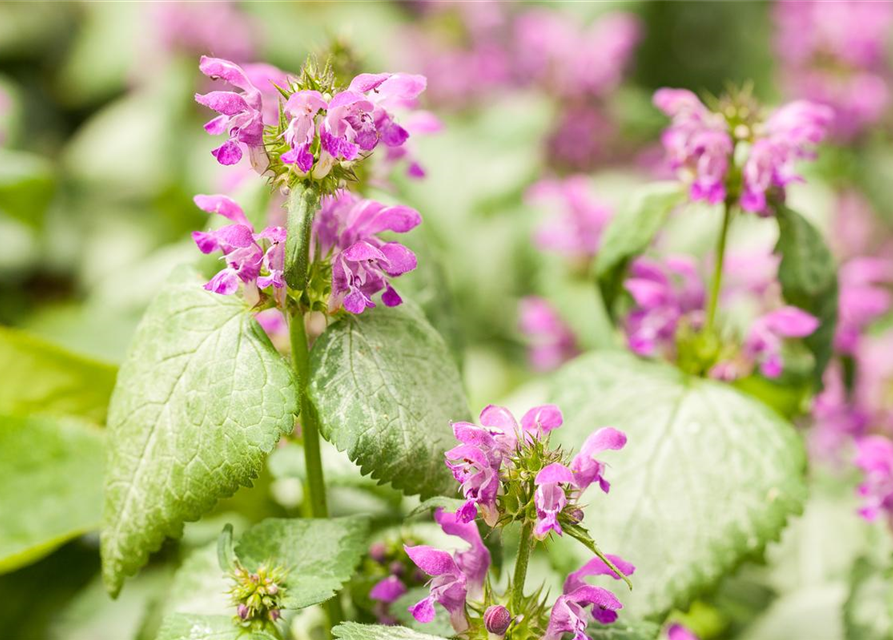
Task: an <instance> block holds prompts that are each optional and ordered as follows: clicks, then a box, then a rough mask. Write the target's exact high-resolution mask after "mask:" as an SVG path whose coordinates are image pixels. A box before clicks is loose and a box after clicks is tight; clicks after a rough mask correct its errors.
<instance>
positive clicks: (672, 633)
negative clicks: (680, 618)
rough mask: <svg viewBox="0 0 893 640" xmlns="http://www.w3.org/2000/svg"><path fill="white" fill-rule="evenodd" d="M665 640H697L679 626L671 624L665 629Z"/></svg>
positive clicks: (693, 635)
mask: <svg viewBox="0 0 893 640" xmlns="http://www.w3.org/2000/svg"><path fill="white" fill-rule="evenodd" d="M667 640H698V637H697V636H696V635H695V634H693V633H692V632H691V631H689V630H688V629H686V628H685V627H683V626H682V625H681V624H671V625H670V628H669V629H667Z"/></svg>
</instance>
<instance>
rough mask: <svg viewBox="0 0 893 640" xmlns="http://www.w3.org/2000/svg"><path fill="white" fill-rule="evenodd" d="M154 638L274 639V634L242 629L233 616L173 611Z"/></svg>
mask: <svg viewBox="0 0 893 640" xmlns="http://www.w3.org/2000/svg"><path fill="white" fill-rule="evenodd" d="M156 640H276V636H273V635H270V634H269V633H266V632H265V631H249V630H247V629H244V628H243V627H240V626H238V625H236V624H235V623H234V622H233V616H201V615H197V614H192V613H175V614H173V615H171V616H168V617H167V618H165V619H164V623H162V625H161V629H160V630H159V631H158V637H157V639H156Z"/></svg>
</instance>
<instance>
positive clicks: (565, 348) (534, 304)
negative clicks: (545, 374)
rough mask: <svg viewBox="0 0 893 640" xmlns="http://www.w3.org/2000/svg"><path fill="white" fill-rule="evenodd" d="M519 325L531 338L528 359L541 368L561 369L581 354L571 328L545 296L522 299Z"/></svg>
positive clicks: (549, 369) (542, 369) (527, 336)
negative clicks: (560, 367) (564, 364)
mask: <svg viewBox="0 0 893 640" xmlns="http://www.w3.org/2000/svg"><path fill="white" fill-rule="evenodd" d="M520 315H521V319H520V322H519V328H520V329H521V333H523V334H524V336H525V337H526V338H527V340H528V344H529V346H528V349H527V353H528V358H529V360H530V363H531V365H532V366H533V368H534V369H536V370H537V371H551V370H553V369H557V368H558V367H559V366H561V365H562V364H563V363H565V362H567V361H568V360H570V359H571V358H573V357H574V356H576V355H577V354H579V353H580V349H579V347H578V346H577V340H576V338H575V337H574V334H573V332H572V331H571V329H570V327H568V326H567V325H566V324H565V323H564V320H562V319H561V317H560V316H559V315H558V313H557V312H556V311H555V309H553V308H552V306H551V305H550V304H549V302H548V301H547V300H546V299H545V298H539V297H537V296H527V297H525V298H522V299H521V304H520Z"/></svg>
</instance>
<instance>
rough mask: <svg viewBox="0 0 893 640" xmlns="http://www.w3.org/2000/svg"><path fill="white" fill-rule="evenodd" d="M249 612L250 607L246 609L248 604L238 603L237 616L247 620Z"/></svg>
mask: <svg viewBox="0 0 893 640" xmlns="http://www.w3.org/2000/svg"><path fill="white" fill-rule="evenodd" d="M250 612H251V611H250V609H248V605H247V604H240V605H239V617H240V618H242V620H247V619H248V614H249V613H250Z"/></svg>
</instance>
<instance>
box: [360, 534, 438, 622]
mask: <svg viewBox="0 0 893 640" xmlns="http://www.w3.org/2000/svg"><path fill="white" fill-rule="evenodd" d="M364 574H365V575H367V576H368V577H369V578H370V579H371V581H372V583H373V584H372V586H371V588H370V589H369V593H368V597H369V600H371V601H372V602H373V603H374V604H373V609H372V613H374V614H375V616H376V617H377V618H378V621H379V622H381V623H383V624H396V623H397V619H396V618H395V617H394V616H393V614H392V610H391V605H393V604H394V603H395V602H396V601H397V600H399V599H400V598H401V597H402V596H403V595H405V594H406V593H407V591H409V590H410V589H412V588H414V587H417V586H421V585H423V584H424V583H425V581H426V577H425V574H424V573H422V572H421V571H420V570H419V569H417V568H415V567H414V566H413V564H412V561H411V560H410V559H409V556H408V555H407V554H406V551H405V550H404V546H403V545H402V544H398V543H396V542H395V541H392V540H379V541H377V542H374V543H373V544H372V545H371V546H370V547H369V557H368V559H367V561H366V565H365V567H364Z"/></svg>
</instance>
